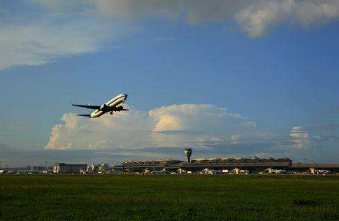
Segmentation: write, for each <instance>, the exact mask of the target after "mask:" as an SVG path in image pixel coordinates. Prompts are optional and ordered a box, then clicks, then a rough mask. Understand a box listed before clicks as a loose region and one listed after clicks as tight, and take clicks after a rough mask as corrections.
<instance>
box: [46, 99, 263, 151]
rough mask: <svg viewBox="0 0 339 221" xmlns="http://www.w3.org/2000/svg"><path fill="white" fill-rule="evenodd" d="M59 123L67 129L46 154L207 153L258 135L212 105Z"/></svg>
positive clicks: (59, 130) (68, 117)
mask: <svg viewBox="0 0 339 221" xmlns="http://www.w3.org/2000/svg"><path fill="white" fill-rule="evenodd" d="M61 120H62V121H63V122H64V123H63V124H58V125H55V126H54V127H53V128H52V131H51V136H50V140H49V142H48V144H47V145H46V147H45V148H46V149H56V150H79V149H86V150H103V149H110V148H122V149H123V148H127V149H142V148H158V147H161V148H166V147H168V148H169V147H171V148H177V147H191V146H198V147H199V148H208V147H209V146H210V145H213V144H218V143H220V142H234V141H235V138H237V139H238V138H249V137H251V136H257V135H258V134H259V130H258V129H257V127H256V124H254V123H253V122H248V121H247V120H246V117H244V116H241V115H239V114H234V113H230V112H229V111H228V110H227V109H225V108H220V107H216V106H213V105H208V104H182V105H171V106H166V107H161V108H158V109H154V110H150V111H148V112H140V111H137V110H133V109H132V110H131V111H130V112H127V113H118V114H115V115H113V116H110V115H104V116H103V117H101V118H99V119H87V118H80V117H78V116H76V115H74V114H64V115H63V117H62V118H61Z"/></svg>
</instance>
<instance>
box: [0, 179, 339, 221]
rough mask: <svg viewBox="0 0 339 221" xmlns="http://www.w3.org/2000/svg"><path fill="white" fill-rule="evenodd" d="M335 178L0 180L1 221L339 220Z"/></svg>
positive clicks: (338, 200)
mask: <svg viewBox="0 0 339 221" xmlns="http://www.w3.org/2000/svg"><path fill="white" fill-rule="evenodd" d="M338 219H339V177H336V176H326V177H319V176H264V177H260V176H73V175H70V176H0V220H11V221H14V220H25V221H26V220H204V221H205V220H213V221H214V220H338Z"/></svg>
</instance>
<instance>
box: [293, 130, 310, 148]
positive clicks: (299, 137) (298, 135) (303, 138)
mask: <svg viewBox="0 0 339 221" xmlns="http://www.w3.org/2000/svg"><path fill="white" fill-rule="evenodd" d="M290 136H291V137H292V138H294V140H292V142H293V143H294V146H295V147H296V148H297V149H301V148H304V147H305V146H306V144H308V143H309V134H308V133H307V132H306V131H304V129H303V127H300V126H295V127H292V130H291V132H290Z"/></svg>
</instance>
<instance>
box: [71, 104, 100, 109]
mask: <svg viewBox="0 0 339 221" xmlns="http://www.w3.org/2000/svg"><path fill="white" fill-rule="evenodd" d="M72 105H73V106H76V107H83V108H88V109H100V106H96V105H82V104H72Z"/></svg>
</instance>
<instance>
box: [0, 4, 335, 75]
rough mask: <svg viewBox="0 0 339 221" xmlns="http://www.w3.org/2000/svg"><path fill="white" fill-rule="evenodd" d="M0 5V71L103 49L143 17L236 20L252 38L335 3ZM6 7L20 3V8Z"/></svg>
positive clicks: (308, 21) (316, 16)
mask: <svg viewBox="0 0 339 221" xmlns="http://www.w3.org/2000/svg"><path fill="white" fill-rule="evenodd" d="M0 4H1V3H0ZM2 4H3V6H2V7H1V10H0V31H1V36H0V48H1V53H0V70H1V69H4V68H8V67H11V66H14V65H42V64H45V63H47V62H50V61H53V60H55V59H56V58H59V57H65V56H73V55H77V54H82V53H89V52H95V51H98V50H100V49H101V48H103V47H106V48H107V47H109V45H110V44H111V43H112V42H113V41H114V39H116V38H118V37H119V36H121V35H125V34H129V33H131V32H133V30H134V29H135V27H136V26H142V21H145V20H148V19H158V18H165V19H169V20H179V21H183V22H185V23H188V24H191V25H198V24H202V23H205V24H206V23H212V22H217V23H224V24H227V23H233V22H235V24H237V25H238V27H239V29H240V30H242V31H243V32H245V33H246V34H247V35H248V36H249V37H252V38H256V37H261V36H263V35H265V34H267V33H268V32H269V29H270V28H271V27H274V26H278V25H282V24H288V25H293V26H302V27H308V26H311V25H315V24H316V25H319V24H325V23H327V22H329V21H331V20H335V19H338V17H339V1H337V0H304V1H302V0H257V1H249V0H211V1H207V0H195V1H192V0H82V1H80V0H74V1H66V0H59V1H54V0H33V1H28V0H23V1H18V2H15V3H14V2H12V3H11V2H10V3H7V4H6V3H2ZM11 4H18V5H20V4H21V5H22V9H23V10H21V11H17V10H15V9H16V7H11Z"/></svg>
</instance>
